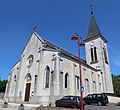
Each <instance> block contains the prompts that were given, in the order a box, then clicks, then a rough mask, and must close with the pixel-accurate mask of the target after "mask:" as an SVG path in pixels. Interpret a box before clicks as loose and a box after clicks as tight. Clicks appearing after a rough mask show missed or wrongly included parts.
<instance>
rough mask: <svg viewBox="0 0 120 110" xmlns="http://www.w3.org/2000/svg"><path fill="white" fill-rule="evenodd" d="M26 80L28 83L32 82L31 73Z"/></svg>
mask: <svg viewBox="0 0 120 110" xmlns="http://www.w3.org/2000/svg"><path fill="white" fill-rule="evenodd" d="M25 78H26V82H27V83H28V82H30V81H31V75H30V73H28V74H27V75H26V76H25Z"/></svg>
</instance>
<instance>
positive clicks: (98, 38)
mask: <svg viewBox="0 0 120 110" xmlns="http://www.w3.org/2000/svg"><path fill="white" fill-rule="evenodd" d="M90 6H91V18H90V24H89V28H88V34H87V39H86V40H85V49H86V62H87V64H88V65H90V66H91V67H93V68H95V69H97V70H99V71H100V72H101V75H102V76H103V92H113V84H112V78H111V70H110V62H109V54H108V48H107V42H108V41H107V40H106V39H105V37H103V36H102V34H101V32H100V29H99V27H98V25H97V23H96V21H95V17H94V15H93V10H92V4H91V5H90Z"/></svg>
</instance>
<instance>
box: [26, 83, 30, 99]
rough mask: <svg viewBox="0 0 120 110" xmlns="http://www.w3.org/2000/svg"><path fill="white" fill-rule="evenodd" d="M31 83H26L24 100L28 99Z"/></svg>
mask: <svg viewBox="0 0 120 110" xmlns="http://www.w3.org/2000/svg"><path fill="white" fill-rule="evenodd" d="M30 86H31V83H27V84H26V91H25V101H29V97H30Z"/></svg>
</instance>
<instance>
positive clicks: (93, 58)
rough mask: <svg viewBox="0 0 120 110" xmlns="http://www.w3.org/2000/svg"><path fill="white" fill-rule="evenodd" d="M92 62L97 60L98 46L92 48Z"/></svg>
mask: <svg viewBox="0 0 120 110" xmlns="http://www.w3.org/2000/svg"><path fill="white" fill-rule="evenodd" d="M90 51H91V62H94V61H97V48H96V47H94V48H91V49H90Z"/></svg>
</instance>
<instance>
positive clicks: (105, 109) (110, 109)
mask: <svg viewBox="0 0 120 110" xmlns="http://www.w3.org/2000/svg"><path fill="white" fill-rule="evenodd" d="M0 110H18V108H17V107H8V108H2V107H1V105H0ZM25 110H35V109H33V108H32V109H31V108H30V107H25ZM40 110H45V109H40ZM50 110H79V109H69V108H54V109H52V108H50ZM84 110H120V106H116V105H115V104H109V105H107V106H97V105H86V107H85V109H84Z"/></svg>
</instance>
